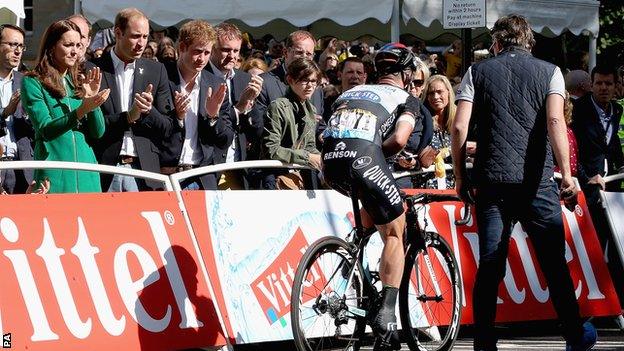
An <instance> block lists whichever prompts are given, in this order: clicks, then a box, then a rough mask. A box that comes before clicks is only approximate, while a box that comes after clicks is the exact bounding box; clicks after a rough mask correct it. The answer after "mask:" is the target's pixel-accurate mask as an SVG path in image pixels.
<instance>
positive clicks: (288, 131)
mask: <svg viewBox="0 0 624 351" xmlns="http://www.w3.org/2000/svg"><path fill="white" fill-rule="evenodd" d="M320 78H321V70H320V69H319V67H318V66H317V64H316V63H315V62H314V61H312V60H310V59H306V58H298V59H296V60H294V61H293V62H291V63H290V65H288V72H287V76H286V80H287V81H288V85H289V88H288V90H287V92H286V96H285V97H282V98H279V99H276V100H275V101H273V102H271V105H269V107H268V109H267V112H266V115H265V116H264V134H263V136H262V154H263V156H264V158H265V159H270V160H278V161H282V162H285V163H296V164H301V165H305V166H310V167H312V168H314V169H316V170H320V169H321V155H320V152H319V151H318V150H317V149H316V139H315V138H316V133H315V132H316V125H317V120H316V110H315V109H314V106H313V105H312V103H311V102H310V98H311V97H312V94H314V91H315V90H316V86H317V84H318V81H319V79H320ZM279 173H280V172H279V171H277V172H276V174H279ZM269 179H270V176H269V177H265V179H264V182H265V184H264V188H265V189H267V188H272V186H270V185H267V184H268V183H271V182H272V180H269Z"/></svg>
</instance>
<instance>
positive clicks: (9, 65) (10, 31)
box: [0, 24, 34, 194]
mask: <svg viewBox="0 0 624 351" xmlns="http://www.w3.org/2000/svg"><path fill="white" fill-rule="evenodd" d="M25 50H26V48H25V46H24V30H23V29H22V28H20V27H17V26H13V25H10V24H4V25H1V26H0V145H1V146H2V147H1V149H2V150H3V151H2V154H0V161H13V160H32V159H33V149H32V139H33V136H34V133H33V129H32V124H31V123H30V120H29V119H28V116H26V115H25V114H23V111H22V107H21V104H20V88H21V85H22V77H23V75H22V74H21V73H20V72H18V71H17V70H16V69H17V67H19V65H20V62H21V60H22V54H23V53H24V51H25ZM32 179H33V171H32V170H3V171H1V174H0V188H3V189H4V190H5V191H6V192H7V193H9V194H17V193H23V192H25V191H26V189H27V188H28V184H30V182H31V181H32ZM0 191H1V190H0Z"/></svg>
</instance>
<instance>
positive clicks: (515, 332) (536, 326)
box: [234, 320, 624, 351]
mask: <svg viewBox="0 0 624 351" xmlns="http://www.w3.org/2000/svg"><path fill="white" fill-rule="evenodd" d="M595 324H596V325H597V327H598V343H597V344H596V346H594V350H600V351H624V331H622V330H620V329H618V328H617V327H616V326H615V324H614V323H611V322H610V321H605V320H602V321H597V323H595ZM498 334H499V335H500V337H501V339H500V340H499V343H498V349H499V350H500V351H505V350H519V351H550V350H556V351H562V350H565V342H564V341H563V339H562V338H561V337H560V336H559V335H558V334H557V329H556V327H555V325H554V323H552V322H531V323H526V324H515V325H507V326H501V327H499V328H498ZM234 350H235V351H260V350H262V351H269V350H270V351H295V347H294V344H293V343H292V342H279V343H263V344H255V345H239V346H235V347H234ZM363 350H366V349H363ZM369 350H370V349H369ZM402 350H408V348H407V345H403V348H402ZM453 350H454V351H472V332H471V330H470V327H462V330H461V331H460V335H459V338H458V340H457V342H456V344H455V346H454V347H453ZM332 351H334V350H332ZM335 351H338V350H335ZM367 351H368V350H367Z"/></svg>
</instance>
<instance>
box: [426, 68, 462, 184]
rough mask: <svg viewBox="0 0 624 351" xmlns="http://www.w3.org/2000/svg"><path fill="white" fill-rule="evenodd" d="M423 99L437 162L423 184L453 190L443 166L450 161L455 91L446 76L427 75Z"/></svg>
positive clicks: (449, 176) (432, 149)
mask: <svg viewBox="0 0 624 351" xmlns="http://www.w3.org/2000/svg"><path fill="white" fill-rule="evenodd" d="M423 100H424V104H425V107H427V109H428V110H429V112H431V117H432V120H433V137H432V138H431V144H429V147H430V150H431V151H430V152H433V153H434V154H435V162H434V163H435V165H436V172H435V177H431V176H428V177H427V178H426V182H425V185H424V187H426V188H434V189H452V188H453V187H454V186H455V180H454V177H453V174H452V172H448V173H446V172H445V171H444V165H445V164H451V157H450V155H451V153H450V149H451V134H450V130H451V126H452V125H453V121H454V120H455V110H456V106H455V93H454V92H453V88H452V86H451V82H450V81H449V80H448V78H446V76H443V75H440V74H436V75H433V76H431V77H429V78H428V79H427V80H426V82H425V87H424V88H423ZM444 180H445V181H444Z"/></svg>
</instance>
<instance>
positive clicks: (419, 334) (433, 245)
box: [399, 232, 462, 351]
mask: <svg viewBox="0 0 624 351" xmlns="http://www.w3.org/2000/svg"><path fill="white" fill-rule="evenodd" d="M461 289H462V284H461V277H460V274H459V268H458V266H457V264H456V261H455V256H454V255H453V252H452V251H451V248H450V246H449V244H448V243H447V242H446V240H444V238H442V237H441V236H440V235H439V234H438V233H432V232H427V233H425V249H424V250H423V249H422V248H421V247H414V246H412V247H410V249H409V251H408V252H407V255H406V261H405V270H404V272H403V279H402V281H401V290H400V294H399V311H400V315H401V323H402V326H403V335H404V340H405V342H406V343H407V344H408V345H409V348H410V350H419V351H423V350H427V351H445V350H450V349H451V348H452V346H453V344H454V343H455V340H456V339H457V334H458V333H459V322H460V313H461V291H462V290H461Z"/></svg>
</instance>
